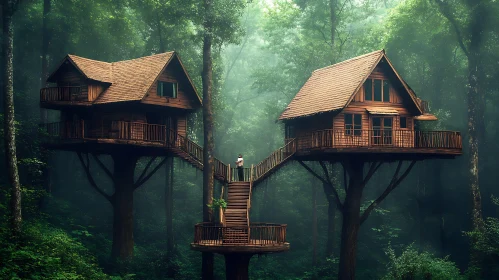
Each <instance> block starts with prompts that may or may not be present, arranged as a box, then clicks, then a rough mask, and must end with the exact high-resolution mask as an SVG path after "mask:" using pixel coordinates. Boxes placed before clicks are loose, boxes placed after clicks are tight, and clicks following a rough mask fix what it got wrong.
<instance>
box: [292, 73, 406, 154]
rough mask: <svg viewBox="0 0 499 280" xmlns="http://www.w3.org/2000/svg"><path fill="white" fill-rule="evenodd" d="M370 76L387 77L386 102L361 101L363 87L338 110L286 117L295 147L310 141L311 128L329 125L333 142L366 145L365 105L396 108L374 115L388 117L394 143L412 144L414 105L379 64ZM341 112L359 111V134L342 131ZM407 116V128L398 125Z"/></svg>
mask: <svg viewBox="0 0 499 280" xmlns="http://www.w3.org/2000/svg"><path fill="white" fill-rule="evenodd" d="M369 78H371V79H385V80H389V81H390V102H379V101H365V100H364V87H363V86H362V87H361V88H360V89H359V91H358V92H357V93H356V94H355V95H354V98H353V100H352V102H351V103H350V104H349V105H348V106H347V107H346V108H345V109H343V110H342V111H341V112H340V113H338V114H332V113H330V114H321V115H317V116H311V117H305V118H303V119H301V120H300V119H298V120H295V121H293V120H292V121H288V122H286V125H292V126H294V128H295V136H296V137H297V138H298V143H297V144H298V147H300V146H302V145H304V146H307V142H308V141H310V137H309V135H311V132H313V131H317V130H324V129H333V132H332V133H333V134H334V135H333V136H332V137H333V138H334V139H333V141H334V145H337V146H369V145H371V144H372V143H371V139H370V136H371V135H372V133H370V130H371V129H372V117H373V115H370V114H369V113H368V112H367V110H366V108H367V107H373V108H376V107H378V108H390V109H395V110H396V111H397V113H398V114H397V115H392V116H389V115H375V116H379V117H391V118H392V131H393V134H392V143H393V145H394V146H398V147H413V146H414V119H413V116H414V113H415V112H414V108H413V107H414V106H411V105H410V104H411V103H410V102H412V100H410V97H408V96H405V95H404V94H401V93H402V92H403V91H402V90H404V89H403V88H402V84H401V83H400V82H398V80H396V79H395V76H394V75H393V76H390V75H388V74H385V73H384V72H383V68H382V67H377V68H376V69H375V70H374V71H373V73H371V75H370V76H369ZM345 114H360V115H362V133H361V135H358V136H357V135H346V134H345V133H344V128H345V121H344V120H345ZM401 117H406V118H407V128H400V118H401Z"/></svg>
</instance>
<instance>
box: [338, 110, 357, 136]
mask: <svg viewBox="0 0 499 280" xmlns="http://www.w3.org/2000/svg"><path fill="white" fill-rule="evenodd" d="M347 116H349V117H350V121H351V123H347ZM357 117H359V119H358V121H359V123H358V124H357V123H356V119H357ZM343 127H344V129H345V135H346V136H362V114H353V113H345V114H344V116H343Z"/></svg>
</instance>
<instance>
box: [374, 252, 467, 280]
mask: <svg viewBox="0 0 499 280" xmlns="http://www.w3.org/2000/svg"><path fill="white" fill-rule="evenodd" d="M386 254H387V255H388V257H389V259H390V262H389V265H388V274H387V275H385V277H383V280H392V279H393V280H401V279H402V280H418V279H432V280H448V279H453V280H460V279H463V280H464V279H466V278H465V277H464V276H463V275H461V273H460V271H459V269H458V268H457V266H456V264H455V263H453V262H452V261H449V260H448V258H447V257H445V258H443V259H441V258H436V257H434V256H433V255H431V254H430V253H428V252H422V253H418V251H417V250H416V249H414V248H413V247H412V246H409V247H407V248H406V249H405V250H404V251H403V252H402V254H401V255H400V256H397V255H396V254H395V251H394V250H393V249H392V248H391V247H390V248H388V250H387V251H386Z"/></svg>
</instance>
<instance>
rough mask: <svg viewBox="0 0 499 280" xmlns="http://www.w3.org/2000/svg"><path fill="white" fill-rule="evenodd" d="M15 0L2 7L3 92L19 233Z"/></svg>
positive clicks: (15, 224)
mask: <svg viewBox="0 0 499 280" xmlns="http://www.w3.org/2000/svg"><path fill="white" fill-rule="evenodd" d="M13 7H14V3H13V1H4V6H3V7H2V16H3V26H2V30H3V34H2V37H3V38H2V39H3V40H2V53H3V57H2V58H3V61H2V65H3V67H2V68H3V73H2V74H3V92H4V95H5V97H4V137H5V139H4V141H5V157H6V159H7V174H8V178H9V184H10V187H11V198H10V199H11V200H10V214H11V217H10V221H11V226H12V231H13V233H14V234H18V233H19V232H20V230H21V223H22V215H21V184H20V183H19V172H18V168H17V156H16V135H15V126H14V125H15V121H14V68H13V57H14V54H13V52H14V27H13V23H12V15H13Z"/></svg>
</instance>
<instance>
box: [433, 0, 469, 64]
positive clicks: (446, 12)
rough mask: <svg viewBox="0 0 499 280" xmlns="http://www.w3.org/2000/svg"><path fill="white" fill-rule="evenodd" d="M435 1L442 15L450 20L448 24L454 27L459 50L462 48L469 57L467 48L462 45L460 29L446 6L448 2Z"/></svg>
mask: <svg viewBox="0 0 499 280" xmlns="http://www.w3.org/2000/svg"><path fill="white" fill-rule="evenodd" d="M435 3H437V5H438V8H439V10H440V13H442V15H443V16H444V17H445V18H446V19H447V20H448V21H449V22H450V24H451V25H452V27H453V28H454V31H455V32H456V37H457V42H458V43H459V46H460V47H461V50H463V52H464V54H465V55H466V57H469V56H470V55H469V52H468V49H467V48H466V46H465V45H464V40H463V35H462V34H461V30H459V26H458V24H457V21H456V19H455V18H453V17H452V14H451V11H450V8H449V6H448V5H449V4H447V3H445V2H444V1H443V0H435Z"/></svg>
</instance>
